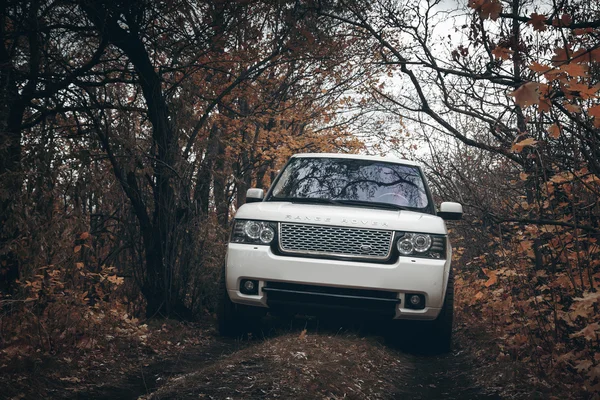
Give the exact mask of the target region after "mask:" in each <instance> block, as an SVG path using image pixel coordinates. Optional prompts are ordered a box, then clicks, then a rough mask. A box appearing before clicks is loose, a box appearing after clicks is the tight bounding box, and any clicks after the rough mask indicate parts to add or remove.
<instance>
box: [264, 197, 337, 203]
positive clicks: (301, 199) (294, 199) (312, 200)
mask: <svg viewBox="0 0 600 400" xmlns="http://www.w3.org/2000/svg"><path fill="white" fill-rule="evenodd" d="M270 200H277V201H291V202H292V203H317V204H337V205H339V204H340V203H339V202H338V201H336V200H331V199H325V198H322V197H277V196H271V198H270Z"/></svg>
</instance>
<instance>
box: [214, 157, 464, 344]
mask: <svg viewBox="0 0 600 400" xmlns="http://www.w3.org/2000/svg"><path fill="white" fill-rule="evenodd" d="M461 216H462V206H461V205H460V204H458V203H451V202H444V203H442V204H441V205H440V207H439V210H436V207H435V205H434V203H433V201H432V197H431V193H430V191H429V189H428V186H427V183H426V181H425V177H424V175H423V171H422V169H421V167H420V166H419V165H418V164H415V163H414V162H411V161H407V160H400V159H395V158H388V157H374V156H362V155H354V154H350V155H348V154H297V155H294V156H293V157H291V159H290V160H289V161H288V163H287V164H286V165H285V166H284V167H283V168H282V170H281V172H280V173H279V175H278V176H277V178H276V179H275V181H274V182H273V184H272V185H271V188H270V190H269V191H268V193H267V194H266V196H265V195H264V192H263V190H262V189H250V190H248V193H247V202H246V204H244V205H243V206H241V207H240V208H239V209H238V211H237V213H236V215H235V220H234V221H233V227H232V232H231V237H230V242H229V245H228V249H227V257H226V261H225V273H224V277H223V281H222V288H221V293H222V299H221V300H220V304H219V307H218V312H217V315H218V325H219V331H220V333H221V334H222V335H236V334H239V333H240V332H242V331H243V330H244V329H245V328H247V326H245V324H246V323H247V322H248V321H249V316H252V315H260V311H262V312H266V311H268V310H284V311H287V312H288V313H289V312H301V313H304V314H317V313H321V312H327V311H332V312H336V313H337V312H339V311H340V310H347V311H350V312H352V313H353V314H358V313H366V314H367V315H369V316H371V317H372V316H378V317H379V318H381V319H388V320H414V321H420V322H419V323H420V324H421V327H423V326H425V327H426V331H425V333H426V334H427V335H428V339H429V340H428V342H429V343H431V344H432V346H435V347H436V348H437V350H438V351H442V352H443V351H449V350H450V344H451V336H452V314H453V291H454V288H453V277H452V270H451V266H450V261H451V258H452V257H451V255H452V248H451V246H450V243H449V241H448V236H447V229H446V225H445V222H444V220H445V219H460V218H461Z"/></svg>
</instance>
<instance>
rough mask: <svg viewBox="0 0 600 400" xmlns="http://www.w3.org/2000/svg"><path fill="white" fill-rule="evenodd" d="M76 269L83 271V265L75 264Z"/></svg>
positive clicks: (80, 263)
mask: <svg viewBox="0 0 600 400" xmlns="http://www.w3.org/2000/svg"><path fill="white" fill-rule="evenodd" d="M75 267H77V269H82V268H83V263H82V262H78V263H75Z"/></svg>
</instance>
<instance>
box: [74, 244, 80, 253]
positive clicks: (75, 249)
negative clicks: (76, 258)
mask: <svg viewBox="0 0 600 400" xmlns="http://www.w3.org/2000/svg"><path fill="white" fill-rule="evenodd" d="M80 251H81V246H80V245H77V246H75V248H74V249H73V253H79V252H80Z"/></svg>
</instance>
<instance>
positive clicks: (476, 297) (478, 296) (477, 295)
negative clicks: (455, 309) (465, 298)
mask: <svg viewBox="0 0 600 400" xmlns="http://www.w3.org/2000/svg"><path fill="white" fill-rule="evenodd" d="M482 297H483V293H481V292H477V294H476V295H475V300H479V299H481V298H482Z"/></svg>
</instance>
